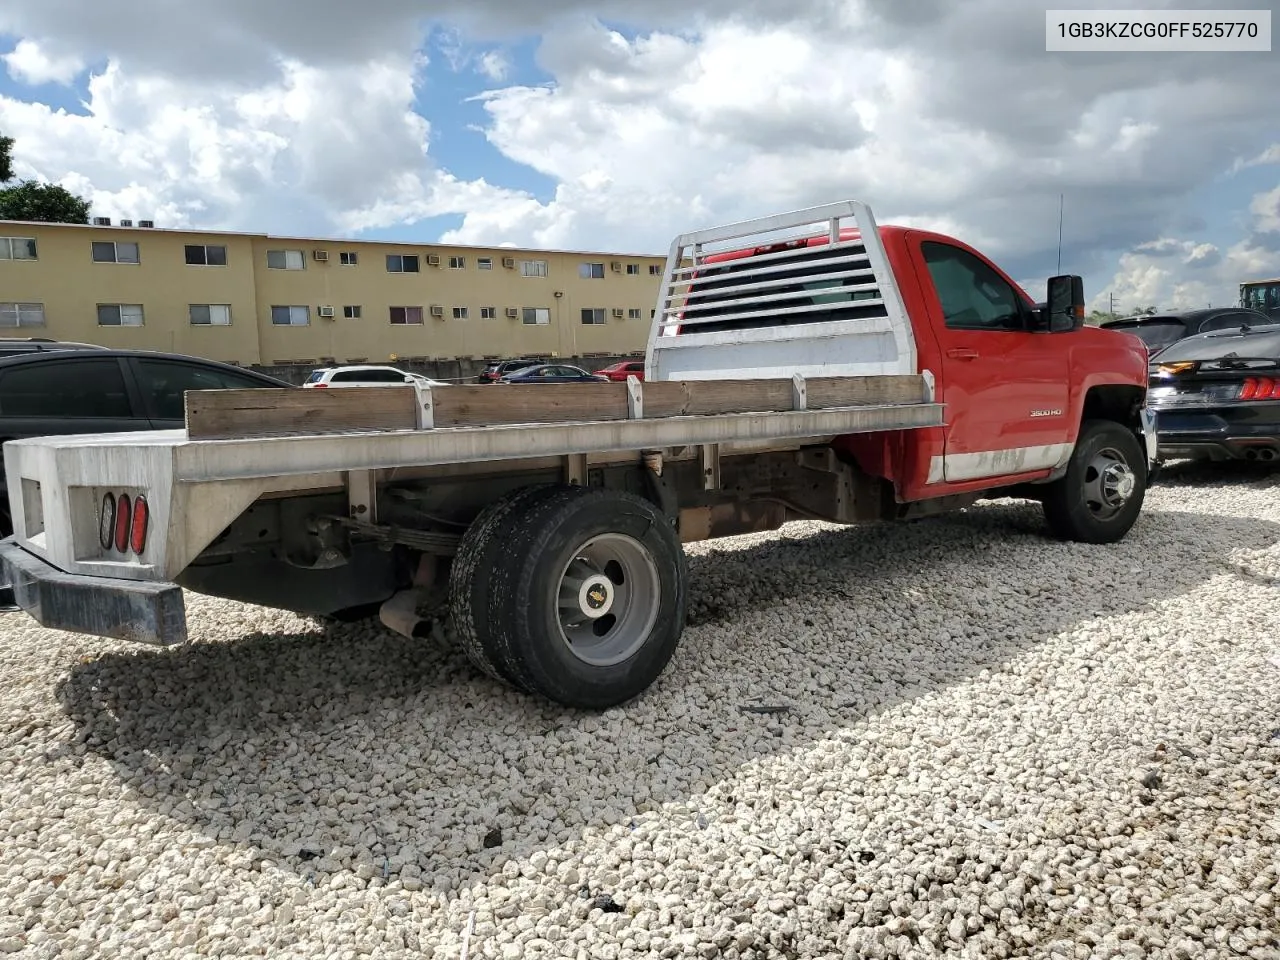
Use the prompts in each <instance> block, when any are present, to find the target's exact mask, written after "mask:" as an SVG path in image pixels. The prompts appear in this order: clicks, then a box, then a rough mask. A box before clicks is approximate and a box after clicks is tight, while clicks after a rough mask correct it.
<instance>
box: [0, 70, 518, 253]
mask: <svg viewBox="0 0 1280 960" xmlns="http://www.w3.org/2000/svg"><path fill="white" fill-rule="evenodd" d="M414 83H415V66H414V63H413V61H412V60H411V58H410V57H405V58H404V59H403V60H402V61H399V62H396V61H391V60H383V61H377V62H371V63H366V64H355V65H351V66H346V67H338V68H330V69H323V70H322V69H319V68H316V67H312V66H307V65H304V64H301V63H297V62H286V63H283V64H282V65H281V73H280V77H279V79H278V81H277V82H275V83H272V84H269V85H265V86H260V87H256V88H250V89H243V90H237V89H235V88H222V89H218V88H210V87H209V86H208V85H205V84H202V83H188V82H185V81H184V80H182V79H178V78H173V77H166V76H160V75H136V74H131V73H129V72H128V71H127V70H126V69H125V67H123V66H122V65H119V64H116V63H111V64H109V65H108V67H107V68H106V69H105V70H104V71H103V72H102V73H101V74H99V75H97V76H94V77H93V78H92V79H91V80H90V82H89V99H88V104H87V105H88V107H89V114H88V115H87V116H80V115H76V114H70V113H66V112H63V111H56V110H52V109H50V108H49V107H46V106H44V105H42V104H33V103H23V102H20V101H16V100H13V99H6V98H0V128H2V129H4V130H5V131H6V133H7V134H8V135H10V136H13V137H15V139H16V141H17V147H16V149H15V161H16V162H15V166H16V167H17V168H18V169H17V172H18V174H19V175H20V176H31V177H37V178H40V179H49V180H54V181H57V182H60V183H62V184H63V185H65V186H67V187H68V188H69V189H73V190H75V191H76V192H78V193H81V194H82V195H84V196H86V197H88V198H89V199H90V200H91V202H92V205H93V210H94V213H95V215H102V216H111V217H120V216H124V217H137V218H149V219H153V220H155V221H156V222H157V223H158V224H161V225H164V226H186V225H201V226H206V227H209V228H214V229H246V228H252V229H261V230H272V231H281V232H284V231H298V232H302V231H309V232H323V231H328V230H331V229H333V227H334V225H335V224H343V223H346V224H353V225H355V226H363V225H365V224H367V223H371V222H378V221H379V220H386V219H390V218H389V217H388V216H385V215H384V216H382V217H379V216H378V215H376V211H377V210H379V209H381V206H382V205H384V204H392V205H395V204H400V203H402V202H405V201H407V206H406V207H405V208H406V209H412V210H414V211H415V213H416V215H418V216H431V215H434V214H436V213H444V212H451V213H460V212H463V211H464V210H468V209H473V208H476V207H483V205H484V203H485V202H487V198H488V197H489V196H490V195H493V196H508V194H504V193H503V192H502V191H495V190H493V189H492V188H490V187H488V186H487V185H486V184H484V183H483V182H479V183H476V184H467V183H465V182H463V181H459V180H457V179H456V178H453V177H450V176H448V175H447V174H444V173H442V172H441V171H439V170H437V169H435V168H434V167H433V166H432V165H431V163H430V162H429V159H428V156H427V153H428V142H429V137H430V132H431V128H430V124H429V123H428V122H427V121H426V120H425V119H424V118H423V117H421V116H419V115H418V114H416V113H414V112H413V111H412V109H411V104H412V101H413V98H414ZM370 211H375V212H370ZM353 228H354V227H353Z"/></svg>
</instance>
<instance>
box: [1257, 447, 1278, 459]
mask: <svg viewBox="0 0 1280 960" xmlns="http://www.w3.org/2000/svg"><path fill="white" fill-rule="evenodd" d="M1275 458H1276V451H1275V450H1273V449H1272V448H1271V447H1266V448H1264V449H1262V450H1259V451H1258V459H1259V460H1266V461H1267V462H1268V463H1269V462H1271V461H1272V460H1274V459H1275Z"/></svg>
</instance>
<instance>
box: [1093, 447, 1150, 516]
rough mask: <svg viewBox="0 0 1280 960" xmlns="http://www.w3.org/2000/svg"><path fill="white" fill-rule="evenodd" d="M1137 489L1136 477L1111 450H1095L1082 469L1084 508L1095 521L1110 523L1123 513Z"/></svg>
mask: <svg viewBox="0 0 1280 960" xmlns="http://www.w3.org/2000/svg"><path fill="white" fill-rule="evenodd" d="M1137 488H1138V478H1137V475H1136V474H1134V472H1133V468H1132V467H1130V466H1129V461H1128V460H1126V459H1125V457H1124V454H1122V453H1121V452H1120V451H1119V450H1116V449H1115V448H1114V447H1104V448H1103V449H1101V450H1099V451H1098V452H1097V453H1095V454H1094V455H1093V459H1092V460H1090V461H1089V465H1088V466H1087V467H1086V468H1085V472H1084V502H1085V506H1086V507H1088V508H1089V512H1090V513H1092V514H1093V515H1094V516H1095V517H1097V518H1098V519H1099V520H1110V519H1111V518H1112V517H1114V516H1115V515H1116V514H1118V513H1119V512H1120V511H1121V510H1123V509H1124V508H1125V505H1126V504H1127V503H1128V502H1129V501H1130V500H1131V499H1132V498H1133V494H1134V491H1136V490H1137Z"/></svg>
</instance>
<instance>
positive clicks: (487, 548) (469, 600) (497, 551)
mask: <svg viewBox="0 0 1280 960" xmlns="http://www.w3.org/2000/svg"><path fill="white" fill-rule="evenodd" d="M556 489H558V488H556V487H553V486H545V485H544V486H535V487H521V488H520V489H519V490H516V491H514V492H512V493H508V494H506V495H505V496H503V497H500V498H499V499H497V500H495V501H494V502H493V503H491V504H489V505H488V506H487V507H485V508H484V509H483V510H482V511H480V515H479V516H477V517H476V519H475V520H474V521H473V522H472V524H471V526H470V527H468V528H467V531H466V533H464V534H463V536H462V542H461V543H459V544H458V552H457V554H456V555H455V556H454V558H453V566H452V568H451V569H450V571H449V613H450V617H451V619H452V620H453V627H454V632H455V633H456V634H457V637H458V640H459V642H460V643H461V644H462V649H463V651H464V652H465V653H466V655H467V659H468V660H470V661H471V663H472V664H473V665H474V666H475V667H476V668H477V669H478V670H480V671H481V672H482V673H484V674H486V675H488V676H490V677H492V678H493V679H494V680H501V681H504V682H506V683H509V684H511V685H513V686H515V687H520V688H521V689H524V688H523V687H522V685H521V684H520V683H519V682H518V681H517V680H516V679H515V678H514V677H512V676H511V675H510V674H509V673H508V672H507V671H505V670H504V669H502V666H501V664H500V662H499V661H498V659H497V658H495V657H494V656H493V654H492V653H491V651H490V650H489V648H488V639H489V636H490V630H489V610H488V598H489V578H490V575H491V571H492V570H493V568H494V565H495V564H497V562H498V560H499V558H500V557H501V556H503V554H504V553H505V552H506V550H507V549H508V547H509V545H510V541H511V538H512V535H513V534H514V532H515V527H513V525H512V524H513V521H514V520H517V519H518V517H519V515H520V514H521V513H522V512H523V511H524V510H525V509H527V508H528V507H529V506H531V505H532V504H534V503H537V502H538V500H540V499H542V498H543V497H545V496H547V495H548V494H550V493H551V492H553V491H554V490H556Z"/></svg>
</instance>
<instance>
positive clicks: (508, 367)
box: [476, 359, 538, 383]
mask: <svg viewBox="0 0 1280 960" xmlns="http://www.w3.org/2000/svg"><path fill="white" fill-rule="evenodd" d="M537 362H538V361H537V360H528V359H525V360H497V361H494V362H493V363H491V364H489V365H488V366H487V367H485V368H484V370H483V371H481V373H480V376H478V377H476V382H477V383H497V382H498V381H499V380H501V379H502V378H503V377H505V376H506V375H507V374H509V373H515V372H516V371H517V370H519V369H521V368H522V367H532V366H533V365H534V364H536V363H537Z"/></svg>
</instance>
